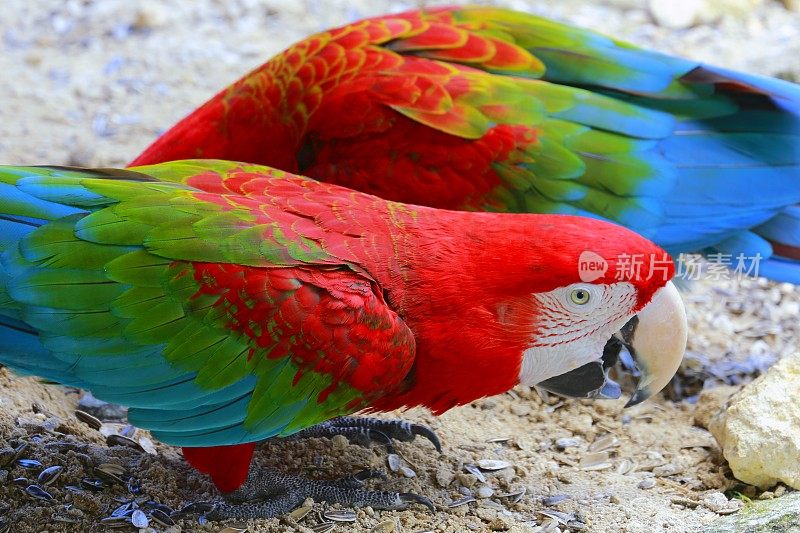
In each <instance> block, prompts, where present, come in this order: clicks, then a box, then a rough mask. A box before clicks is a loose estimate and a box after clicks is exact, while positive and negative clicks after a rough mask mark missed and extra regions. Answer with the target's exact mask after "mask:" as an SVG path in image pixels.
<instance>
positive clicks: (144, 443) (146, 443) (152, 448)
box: [138, 436, 158, 455]
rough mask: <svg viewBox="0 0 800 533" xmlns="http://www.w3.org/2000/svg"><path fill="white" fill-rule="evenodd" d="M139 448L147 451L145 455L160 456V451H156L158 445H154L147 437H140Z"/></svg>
mask: <svg viewBox="0 0 800 533" xmlns="http://www.w3.org/2000/svg"><path fill="white" fill-rule="evenodd" d="M138 442H139V446H141V447H142V449H143V450H144V451H145V453H149V454H150V455H158V451H157V450H156V445H155V444H153V441H152V440H150V439H149V438H147V437H144V436H142V437H139V441H138Z"/></svg>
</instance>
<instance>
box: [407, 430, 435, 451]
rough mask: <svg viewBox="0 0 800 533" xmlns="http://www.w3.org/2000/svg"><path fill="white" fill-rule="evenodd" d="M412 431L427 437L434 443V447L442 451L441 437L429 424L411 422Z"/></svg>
mask: <svg viewBox="0 0 800 533" xmlns="http://www.w3.org/2000/svg"><path fill="white" fill-rule="evenodd" d="M411 433H413V434H414V435H419V436H420V437H425V438H426V439H428V440H429V441H431V443H433V447H434V448H436V451H437V452H439V453H442V443H441V442H439V437H437V436H436V433H434V432H433V430H431V428H429V427H428V426H421V425H419V424H411Z"/></svg>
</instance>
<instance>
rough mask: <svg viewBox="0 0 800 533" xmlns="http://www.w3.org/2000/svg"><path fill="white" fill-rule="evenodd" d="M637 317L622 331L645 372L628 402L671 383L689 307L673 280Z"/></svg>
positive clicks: (683, 346)
mask: <svg viewBox="0 0 800 533" xmlns="http://www.w3.org/2000/svg"><path fill="white" fill-rule="evenodd" d="M637 317H638V322H637V323H635V324H634V325H633V327H632V329H631V330H629V331H623V332H622V336H623V342H625V344H626V345H627V346H628V348H629V350H630V352H631V355H632V356H633V358H634V360H635V361H636V364H637V366H638V367H639V370H640V371H641V373H642V376H641V379H640V380H639V384H638V385H637V387H636V392H634V394H633V396H631V399H630V400H629V401H628V403H627V405H626V406H630V405H636V404H637V403H640V402H643V401H644V400H646V399H647V398H649V397H650V396H652V395H653V394H655V393H657V392H658V391H660V390H661V389H663V388H664V387H665V386H666V384H667V383H669V380H670V379H672V376H674V375H675V372H677V371H678V367H679V366H680V364H681V360H682V359H683V353H684V352H685V350H686V339H687V337H688V332H689V328H688V324H687V322H686V309H685V308H684V307H683V301H682V300H681V296H680V294H679V293H678V289H677V288H675V285H674V284H673V283H672V282H671V281H670V282H667V284H666V285H665V286H664V287H662V288H660V289H659V290H658V291H656V293H655V295H654V296H653V299H652V300H650V303H649V304H647V305H646V306H645V307H644V309H642V310H641V311H640V312H639V313H638V314H637Z"/></svg>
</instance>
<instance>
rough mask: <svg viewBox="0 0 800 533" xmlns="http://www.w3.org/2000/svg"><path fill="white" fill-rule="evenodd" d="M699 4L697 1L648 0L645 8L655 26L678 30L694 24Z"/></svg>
mask: <svg viewBox="0 0 800 533" xmlns="http://www.w3.org/2000/svg"><path fill="white" fill-rule="evenodd" d="M700 4H701V2H698V1H697V0H649V1H648V2H647V8H648V9H649V10H650V15H651V16H652V17H653V20H655V21H656V24H658V25H659V26H663V27H665V28H671V29H674V30H680V29H683V28H688V27H689V26H691V25H692V24H694V23H695V20H697V14H698V11H699V10H700Z"/></svg>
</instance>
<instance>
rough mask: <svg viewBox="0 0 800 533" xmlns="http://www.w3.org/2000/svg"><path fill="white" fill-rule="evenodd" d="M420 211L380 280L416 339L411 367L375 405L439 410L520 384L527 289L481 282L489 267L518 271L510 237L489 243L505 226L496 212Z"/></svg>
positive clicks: (526, 340)
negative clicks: (398, 385)
mask: <svg viewBox="0 0 800 533" xmlns="http://www.w3.org/2000/svg"><path fill="white" fill-rule="evenodd" d="M425 214H426V213H425V212H422V213H420V215H419V217H418V222H417V224H416V225H415V226H414V227H413V228H412V231H410V232H409V233H411V236H410V237H409V241H408V243H407V245H406V246H404V247H403V248H402V249H401V250H399V251H397V255H398V256H399V261H398V262H397V263H396V264H397V268H398V270H397V271H395V272H386V274H385V275H386V276H387V278H386V279H384V280H379V281H380V282H381V285H382V286H383V287H391V289H389V290H388V291H387V295H386V296H387V300H388V302H389V304H390V305H391V306H392V307H393V308H394V309H395V310H396V311H397V312H398V314H400V316H401V317H402V318H403V320H404V321H405V322H406V323H407V324H408V325H409V327H410V328H411V330H412V331H413V332H414V334H415V338H416V359H415V363H414V368H413V370H412V373H411V374H410V375H409V377H408V379H407V380H406V382H405V383H404V386H403V388H402V390H400V391H397V392H396V394H393V395H390V396H389V397H387V398H385V399H384V400H382V401H381V402H380V404H379V405H378V408H380V409H393V408H398V407H401V406H404V405H406V406H413V405H424V406H426V407H429V408H431V409H432V410H434V411H436V412H442V411H446V410H448V409H450V408H451V407H454V406H456V405H462V404H465V403H468V402H471V401H473V400H476V399H478V398H481V397H484V396H491V395H495V394H500V393H502V392H505V391H507V390H509V389H510V388H512V387H513V386H515V385H516V384H517V383H518V380H519V374H520V369H521V364H522V356H523V352H524V350H525V349H526V348H527V346H528V345H529V344H530V339H531V335H532V325H531V322H530V321H531V316H532V309H531V306H532V299H531V298H530V295H527V294H523V295H520V294H513V293H512V291H508V292H505V291H504V289H503V287H502V286H499V287H498V286H497V285H496V284H493V283H483V282H482V280H483V279H485V278H486V277H487V276H486V273H488V272H489V271H490V270H494V271H498V270H507V271H508V275H509V276H512V277H513V276H516V275H519V273H516V272H515V271H514V264H515V258H514V257H513V256H512V255H509V254H514V253H515V250H514V247H513V246H512V247H510V248H508V249H507V248H506V247H505V246H504V245H507V244H508V241H509V240H510V236H509V235H505V237H506V239H505V240H495V241H494V242H492V241H493V240H494V238H495V237H493V235H494V236H497V235H503V234H504V233H505V232H504V231H503V229H502V227H498V226H497V224H498V223H499V220H498V218H497V217H494V216H492V215H491V214H474V213H472V214H470V213H453V212H446V211H438V212H436V216H435V217H431V218H430V219H429V220H426V217H425ZM500 218H501V219H502V218H503V217H502V216H501V217H500ZM505 218H507V217H505ZM508 231H513V230H512V228H508ZM395 250H398V248H395ZM386 264H389V263H388V262H387V263H386ZM493 277H494V276H493Z"/></svg>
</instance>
